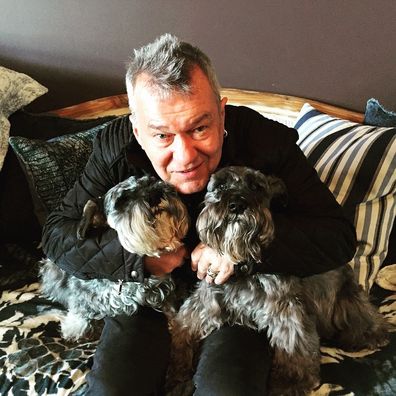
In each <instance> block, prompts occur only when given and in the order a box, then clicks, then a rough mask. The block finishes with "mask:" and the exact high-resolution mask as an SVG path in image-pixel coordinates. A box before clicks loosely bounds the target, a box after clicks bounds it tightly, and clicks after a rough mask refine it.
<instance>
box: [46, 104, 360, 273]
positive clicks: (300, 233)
mask: <svg viewBox="0 0 396 396" xmlns="http://www.w3.org/2000/svg"><path fill="white" fill-rule="evenodd" d="M225 128H226V129H227V131H228V136H227V137H226V138H225V140H224V145H223V154H222V159H221V163H220V165H219V166H220V167H222V166H226V165H245V166H249V167H252V168H255V169H259V170H261V171H263V172H264V173H269V174H274V175H276V176H278V177H280V178H281V179H283V181H284V182H285V184H286V187H287V191H288V205H287V206H286V207H285V208H283V209H279V208H278V209H275V210H274V212H273V218H274V222H275V232H276V237H275V240H274V242H273V243H272V244H271V246H270V247H269V248H268V249H266V250H265V251H263V260H262V262H261V263H258V264H255V267H254V269H253V270H254V271H259V272H267V273H286V274H293V275H298V276H308V275H313V274H316V273H321V272H325V271H328V270H331V269H334V268H336V267H338V266H340V265H343V264H345V263H347V262H348V261H349V260H350V259H351V258H352V257H353V254H354V252H355V244H356V239H355V231H354V228H353V226H352V225H351V224H350V223H349V222H348V221H347V219H346V218H345V217H344V214H343V211H342V208H341V207H340V206H339V205H338V203H337V202H336V201H335V199H334V198H333V195H332V194H331V193H330V192H329V190H328V189H327V187H325V186H324V185H323V184H322V182H321V181H320V179H319V178H318V176H317V174H316V172H315V170H314V169H313V168H312V167H311V165H309V163H308V162H307V160H306V158H305V156H304V154H303V153H302V152H301V150H300V149H299V148H298V146H297V145H296V140H297V138H298V135H297V132H296V131H295V130H294V129H291V128H287V127H285V126H284V125H282V124H279V123H277V122H274V121H271V120H268V119H266V118H264V117H263V116H261V115H260V114H259V113H257V112H255V111H253V110H251V109H249V108H246V107H235V106H226V117H225ZM145 173H146V174H147V173H149V174H153V175H155V176H156V173H155V171H154V169H153V168H152V166H151V163H150V161H149V159H148V158H147V156H146V154H145V152H144V151H143V150H142V149H141V148H140V146H139V145H138V143H137V142H136V140H135V139H134V136H133V132H132V126H131V124H130V121H129V119H128V117H123V118H119V119H116V120H115V121H114V122H112V123H111V124H110V125H109V126H108V127H107V128H105V129H104V130H103V131H102V132H101V133H100V135H98V136H97V138H96V140H95V142H94V149H93V153H92V155H91V157H90V159H89V161H88V164H87V166H86V168H85V171H84V173H83V174H82V176H81V177H80V178H79V180H78V181H77V182H76V183H75V185H74V187H73V188H72V189H71V191H69V193H68V194H67V195H66V197H65V199H64V201H63V203H62V204H61V205H60V207H59V208H58V209H57V210H55V211H54V212H52V213H51V214H50V215H49V217H48V219H47V222H46V225H45V227H44V230H43V241H42V242H43V249H44V253H45V254H46V255H47V256H48V258H50V259H51V260H53V261H54V262H56V263H57V264H58V265H59V266H60V267H61V268H63V269H64V270H65V271H67V272H69V273H71V274H73V275H75V276H77V277H79V278H82V279H91V278H108V279H111V280H114V281H116V280H120V279H122V280H125V281H132V280H133V281H142V280H143V278H144V276H146V274H145V272H144V268H143V260H142V258H141V257H138V256H137V255H135V254H131V253H129V252H127V251H125V250H124V249H123V248H122V247H121V245H120V243H119V241H118V238H117V234H116V232H115V231H114V230H112V229H110V228H109V229H106V230H105V231H103V232H100V233H97V234H96V235H95V236H92V237H90V238H87V239H86V240H83V241H81V240H78V239H77V237H76V228H77V225H78V222H79V220H80V218H81V213H82V209H83V207H84V205H85V203H86V201H87V200H88V199H90V198H92V197H99V196H102V195H104V194H105V193H106V192H107V191H108V190H109V189H110V188H111V187H113V186H114V185H115V184H117V183H119V182H120V181H122V180H124V179H126V178H127V177H129V176H131V175H136V176H139V175H143V174H145ZM157 177H158V176H157ZM204 193H205V192H204V191H203V192H201V193H197V194H192V195H185V196H182V199H183V200H184V201H185V203H186V205H187V207H188V209H189V213H190V216H191V218H192V222H191V224H195V218H196V216H197V214H198V207H199V203H200V202H201V201H202V199H203V196H204ZM197 243H198V240H197V237H196V234H195V231H194V229H193V227H191V230H190V232H189V234H188V236H187V238H186V245H187V246H188V247H189V248H191V249H193V248H194V247H195V246H196V244H197ZM185 266H186V267H187V266H189V264H188V263H186V264H185Z"/></svg>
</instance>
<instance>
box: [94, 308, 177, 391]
mask: <svg viewBox="0 0 396 396" xmlns="http://www.w3.org/2000/svg"><path fill="white" fill-rule="evenodd" d="M169 354H170V334H169V331H168V325H167V320H166V318H165V316H164V315H163V314H161V313H158V312H155V311H154V310H152V309H148V308H147V309H146V308H144V309H142V310H140V311H139V312H138V314H136V315H134V316H131V317H128V316H119V317H115V318H106V319H105V326H104V329H103V332H102V336H101V339H100V342H99V345H98V348H97V350H96V353H95V356H94V363H93V367H92V371H91V372H90V373H89V374H88V375H87V382H88V385H89V394H92V395H95V396H96V395H106V396H108V395H123V394H136V395H145V394H147V395H155V394H159V393H158V392H159V389H161V387H162V386H163V382H164V379H165V375H166V369H167V366H168V362H169Z"/></svg>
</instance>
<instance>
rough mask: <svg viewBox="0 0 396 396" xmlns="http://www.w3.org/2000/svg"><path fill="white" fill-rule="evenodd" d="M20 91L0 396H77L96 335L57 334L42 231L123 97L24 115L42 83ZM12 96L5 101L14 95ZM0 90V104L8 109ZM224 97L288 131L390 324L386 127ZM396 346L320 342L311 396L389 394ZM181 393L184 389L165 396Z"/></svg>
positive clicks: (12, 112)
mask: <svg viewBox="0 0 396 396" xmlns="http://www.w3.org/2000/svg"><path fill="white" fill-rule="evenodd" d="M0 71H1V70H0ZM0 76H1V74H0ZM29 84H30V85H29ZM20 85H21V86H22V87H24V89H25V90H26V86H29V89H28V90H27V91H28V93H29V95H30V96H29V95H27V96H26V95H25V96H26V97H24V98H19V99H20V100H19V99H18V100H16V102H17V103H16V104H14V105H13V107H12V106H11V107H12V108H10V106H9V104H7V106H8V108H7V109H6V110H4V109H1V111H0V115H1V119H2V122H3V124H0V125H1V127H2V140H0V148H1V149H2V150H3V157H2V158H0V159H1V162H0V163H1V164H3V165H2V170H1V172H0V185H1V188H0V236H1V244H0V264H1V267H0V275H1V276H0V394H1V395H18V396H20V395H83V394H84V393H85V392H86V390H87V387H86V382H85V376H86V374H87V373H88V372H89V370H90V367H91V366H92V361H93V354H94V352H95V348H96V346H97V343H98V337H93V338H91V339H87V340H83V341H81V342H78V343H71V342H66V341H64V340H63V339H62V338H61V337H60V331H59V321H60V319H61V318H62V316H63V315H64V314H65V310H64V308H63V307H62V306H60V305H58V304H55V303H53V302H50V301H49V300H47V299H45V298H43V297H42V296H41V294H40V288H39V283H38V277H37V271H38V267H39V260H40V259H41V258H42V253H41V251H40V246H39V242H40V232H41V227H42V224H43V222H44V221H45V217H46V215H47V214H48V212H49V211H51V210H52V209H53V208H55V207H56V206H57V205H58V204H59V202H60V200H61V199H62V197H63V196H64V194H65V193H66V191H67V190H68V189H69V188H70V187H71V186H72V184H73V182H74V180H75V179H76V177H78V174H79V173H80V172H81V171H82V169H83V167H84V164H85V162H86V160H87V158H88V156H89V154H90V151H91V148H92V139H93V138H94V136H95V135H96V133H97V132H98V131H100V130H101V129H102V128H103V127H104V126H105V125H107V123H109V122H112V120H113V119H114V118H115V117H125V116H127V114H128V113H129V108H128V102H127V97H126V95H125V94H121V95H117V96H112V97H107V98H100V99H97V100H92V101H89V102H85V103H81V104H78V105H75V106H71V107H68V108H64V109H57V110H54V111H51V112H48V113H45V114H32V113H29V112H27V111H26V110H24V107H25V106H26V105H27V104H28V103H30V102H31V101H32V100H34V98H35V97H37V96H39V95H42V94H45V88H44V87H42V86H41V85H40V84H38V83H37V86H34V83H33V82H32V81H30V80H25V81H24V82H22V83H21V84H20ZM0 87H1V78H0ZM16 90H17V92H16V93H15V92H14V93H13V97H14V98H15V97H17V98H18V95H20V96H23V95H22V94H21V93H20V92H19V90H21V88H20V87H19V88H18V89H16ZM34 90H36V91H37V92H36V93H35V94H32V91H34ZM0 92H1V88H0ZM6 94H7V93H4V92H2V98H3V99H1V100H0V102H1V103H0V107H3V108H4V107H7V106H5V104H4V103H5V100H4V98H5V95H6ZM222 94H223V95H224V96H227V97H228V99H229V103H231V104H235V105H243V106H249V107H252V108H254V109H256V110H257V111H259V112H260V113H262V114H263V115H265V116H266V117H268V118H272V119H274V120H276V121H278V122H282V123H284V124H286V125H288V126H291V127H296V129H297V130H298V132H299V136H300V139H299V142H298V144H299V145H300V147H301V149H302V150H303V152H304V153H305V155H306V156H307V158H308V160H309V161H310V162H311V163H312V164H313V166H315V168H316V170H317V171H318V174H319V176H320V177H321V179H322V181H323V182H325V183H326V184H327V185H328V186H329V188H330V190H331V191H332V192H333V194H334V195H335V197H336V198H337V200H338V201H339V202H340V203H341V204H342V205H343V206H344V208H345V210H346V213H347V215H348V216H350V218H351V220H352V221H354V222H355V225H356V229H357V234H358V239H359V247H358V250H357V253H356V255H355V257H354V259H353V260H352V261H351V263H350V265H352V267H353V268H354V271H355V273H356V276H357V278H358V280H359V282H360V283H361V285H362V286H363V287H364V288H365V289H366V290H367V292H368V293H370V295H371V296H372V300H373V302H374V303H375V304H376V305H378V308H379V310H380V311H381V312H382V313H383V314H384V315H385V316H386V317H387V318H388V320H389V321H390V322H392V323H396V318H395V312H396V273H395V272H396V264H395V263H396V260H395V258H396V254H395V251H396V243H395V241H396V238H395V231H394V218H395V213H396V192H395V191H396V180H395V177H396V176H395V174H396V172H395V153H396V138H395V136H396V129H395V128H394V127H392V126H389V125H388V126H382V125H381V122H382V121H381V119H380V118H381V117H379V118H378V117H377V118H378V119H376V120H375V121H372V120H373V116H375V114H374V113H373V111H372V112H371V114H367V113H366V114H363V113H358V112H353V111H350V110H347V109H342V108H339V107H337V106H332V105H328V104H325V103H321V102H318V101H313V100H309V99H305V98H298V97H292V96H287V95H278V94H272V93H265V92H256V91H246V90H240V89H223V91H222ZM380 109H381V108H380ZM382 110H383V109H382ZM376 111H377V113H378V107H377V108H376ZM369 116H370V117H371V118H370V123H371V124H370V125H368V123H367V120H368V119H369ZM377 116H378V114H377ZM374 119H375V117H374ZM7 122H8V123H9V125H8V129H7V125H6V123H7ZM376 124H377V125H376ZM4 125H6V128H4ZM394 125H396V123H395V124H394ZM5 131H6V132H5ZM8 138H9V139H8ZM5 139H6V140H7V143H4V142H5ZM4 146H6V147H4ZM5 152H6V154H5ZM395 350H396V336H395V334H394V333H392V334H391V343H390V344H389V345H388V346H386V347H384V348H382V349H381V350H375V351H367V350H365V351H359V352H356V353H348V352H345V351H342V350H339V349H336V348H332V347H329V346H323V347H322V348H321V353H322V366H321V378H322V382H321V384H320V385H319V386H318V387H317V389H316V390H315V391H314V392H313V395H315V396H322V395H323V396H324V395H365V396H367V395H395V394H396V364H395V363H396V357H395ZM190 393H191V384H190V383H186V384H182V385H181V386H180V387H179V388H177V389H175V390H174V391H173V392H172V393H171V394H173V395H188V394H190Z"/></svg>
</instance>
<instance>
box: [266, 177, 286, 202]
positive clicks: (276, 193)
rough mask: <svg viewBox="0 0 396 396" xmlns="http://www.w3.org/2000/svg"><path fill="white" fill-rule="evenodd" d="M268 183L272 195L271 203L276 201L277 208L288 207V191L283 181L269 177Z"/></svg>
mask: <svg viewBox="0 0 396 396" xmlns="http://www.w3.org/2000/svg"><path fill="white" fill-rule="evenodd" d="M267 181H268V184H269V187H270V191H271V193H272V198H271V203H272V201H275V202H276V205H277V206H279V205H280V206H282V207H285V206H287V201H288V196H287V189H286V185H285V183H284V182H283V180H282V179H279V177H275V176H272V175H269V176H267Z"/></svg>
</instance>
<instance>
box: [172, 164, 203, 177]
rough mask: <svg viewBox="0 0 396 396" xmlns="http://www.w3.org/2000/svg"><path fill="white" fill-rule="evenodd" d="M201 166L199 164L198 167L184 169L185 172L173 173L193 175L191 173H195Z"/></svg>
mask: <svg viewBox="0 0 396 396" xmlns="http://www.w3.org/2000/svg"><path fill="white" fill-rule="evenodd" d="M201 165H202V163H201V164H198V165H196V166H193V167H191V168H188V169H185V170H180V171H176V172H175V173H181V174H189V173H193V172H194V171H196V170H197V169H198V168H199V167H200V166H201Z"/></svg>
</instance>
